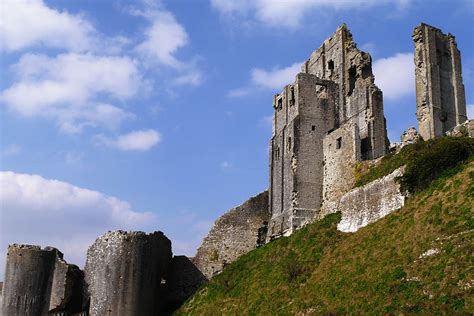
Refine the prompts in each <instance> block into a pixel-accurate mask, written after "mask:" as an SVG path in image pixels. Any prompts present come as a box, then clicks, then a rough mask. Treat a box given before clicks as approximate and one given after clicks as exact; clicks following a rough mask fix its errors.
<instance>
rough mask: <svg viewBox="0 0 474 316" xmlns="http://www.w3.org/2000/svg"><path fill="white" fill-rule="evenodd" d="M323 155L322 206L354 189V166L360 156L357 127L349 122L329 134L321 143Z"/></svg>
mask: <svg viewBox="0 0 474 316" xmlns="http://www.w3.org/2000/svg"><path fill="white" fill-rule="evenodd" d="M323 153H324V163H323V164H324V177H323V179H324V181H323V204H329V203H330V202H331V201H337V200H339V199H340V197H341V196H342V195H343V194H345V193H347V192H348V191H349V190H351V189H352V188H353V187H354V184H355V164H356V163H357V162H358V161H359V160H360V155H361V153H360V137H359V129H358V127H357V125H355V124H353V123H352V122H350V121H349V122H347V123H346V124H344V125H343V126H342V127H340V128H338V129H337V130H335V131H332V132H331V133H329V134H328V135H327V136H326V137H325V138H324V141H323ZM341 162H344V163H341ZM321 212H324V210H321Z"/></svg>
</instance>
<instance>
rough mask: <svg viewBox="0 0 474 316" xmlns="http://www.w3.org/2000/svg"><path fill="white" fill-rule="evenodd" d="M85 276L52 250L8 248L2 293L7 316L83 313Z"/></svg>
mask: <svg viewBox="0 0 474 316" xmlns="http://www.w3.org/2000/svg"><path fill="white" fill-rule="evenodd" d="M82 284H83V283H82V274H81V272H80V270H79V269H78V268H77V267H76V266H74V265H70V264H68V263H67V262H66V261H64V260H63V254H62V253H61V252H60V251H59V250H57V249H55V248H52V247H46V248H44V249H41V247H39V246H30V245H17V244H13V245H10V246H9V247H8V254H7V265H6V270H5V282H4V288H3V293H2V313H3V315H47V314H48V313H54V312H62V313H69V314H71V313H78V312H80V311H82Z"/></svg>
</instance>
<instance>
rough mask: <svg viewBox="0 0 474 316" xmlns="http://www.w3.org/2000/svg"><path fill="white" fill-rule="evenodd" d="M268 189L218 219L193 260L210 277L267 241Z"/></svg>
mask: <svg viewBox="0 0 474 316" xmlns="http://www.w3.org/2000/svg"><path fill="white" fill-rule="evenodd" d="M268 220H269V214H268V192H267V191H265V192H262V193H260V194H258V195H257V196H254V197H252V198H250V199H249V200H248V201H246V202H244V203H243V204H242V205H240V206H238V207H236V208H233V209H231V210H230V211H228V212H227V213H225V214H224V215H222V216H221V217H220V218H218V219H217V220H216V222H215V223H214V226H213V227H212V228H211V230H210V231H209V233H208V234H207V236H206V237H205V238H204V240H203V242H202V244H201V246H200V247H199V248H198V250H197V252H196V256H195V257H194V258H193V259H192V260H193V263H194V264H195V265H196V267H197V268H198V269H199V270H200V271H201V272H202V274H204V275H205V276H206V278H208V279H210V278H211V277H212V276H213V275H215V274H218V273H219V272H221V271H222V269H223V268H224V267H225V265H227V264H229V263H231V262H233V261H235V260H236V259H237V258H238V257H240V256H242V255H244V254H246V253H247V252H249V251H251V250H253V249H255V248H257V246H258V245H259V244H263V243H264V242H265V235H266V224H267V223H268Z"/></svg>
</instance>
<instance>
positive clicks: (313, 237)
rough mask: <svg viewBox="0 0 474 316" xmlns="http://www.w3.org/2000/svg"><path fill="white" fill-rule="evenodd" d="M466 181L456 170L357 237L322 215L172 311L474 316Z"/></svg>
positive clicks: (467, 175) (469, 172) (468, 172)
mask: <svg viewBox="0 0 474 316" xmlns="http://www.w3.org/2000/svg"><path fill="white" fill-rule="evenodd" d="M411 150H414V151H415V149H414V148H412V149H407V151H411ZM405 154H407V155H408V153H405ZM394 159H398V158H394ZM398 163H399V162H395V160H394V161H393V164H392V167H393V166H394V165H396V164H398ZM473 183H474V162H473V161H470V162H468V163H464V164H460V165H458V166H457V167H456V168H454V169H451V170H450V171H449V172H445V173H443V174H442V175H439V174H438V178H437V179H436V180H434V181H432V182H431V183H430V184H429V185H427V186H425V189H424V190H422V191H421V192H418V193H416V194H415V195H414V196H413V197H412V198H410V199H409V200H408V202H407V204H406V205H405V206H404V207H403V208H402V209H401V210H399V211H397V212H394V213H392V214H390V215H388V216H386V217H385V218H383V219H381V220H379V221H377V222H375V223H373V224H371V225H368V226H367V227H364V228H362V229H360V230H359V231H358V232H356V233H341V232H339V231H337V230H336V225H337V223H338V221H339V220H340V214H332V215H329V216H327V217H326V218H324V219H323V220H321V221H318V222H316V223H314V224H311V225H308V226H306V227H305V228H303V229H301V230H299V231H297V232H296V233H294V234H293V235H292V236H290V237H286V238H280V239H278V240H275V241H273V242H271V243H269V244H267V245H265V246H263V247H260V248H258V249H256V250H254V251H252V252H250V253H248V254H246V255H244V256H242V257H241V258H239V259H238V260H237V261H236V262H234V263H232V264H230V265H229V266H228V267H227V268H226V269H225V270H224V271H223V272H222V273H221V274H220V275H218V276H216V277H214V278H213V279H212V280H211V281H210V282H209V283H208V284H207V285H206V286H204V287H203V288H201V289H200V290H199V291H198V292H197V293H196V294H195V295H194V296H193V297H191V298H190V299H189V300H188V301H187V302H186V303H185V304H184V305H183V306H182V307H181V309H180V310H178V311H177V314H183V315H184V314H186V315H188V314H189V315H220V314H226V315H256V314H259V315H260V314H264V315H270V314H271V315H274V314H276V315H290V314H301V315H303V314H304V315H311V314H317V315H320V314H329V315H331V314H367V315H380V314H397V315H398V314H418V313H421V314H425V315H439V314H447V315H472V314H473V313H474V281H473V280H474V271H473V270H474V257H473V253H474V246H473V245H474V221H473V215H474V214H473V213H474V212H473V204H474V203H473V200H474V184H473ZM430 249H434V251H435V254H433V255H431V256H424V257H423V256H422V254H423V253H425V252H427V251H428V250H430Z"/></svg>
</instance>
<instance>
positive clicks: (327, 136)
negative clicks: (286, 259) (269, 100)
mask: <svg viewBox="0 0 474 316" xmlns="http://www.w3.org/2000/svg"><path fill="white" fill-rule="evenodd" d="M374 80H375V78H374V75H373V73H372V59H371V57H370V55H369V54H368V53H365V52H363V51H361V50H359V49H358V48H357V45H356V44H355V42H354V41H353V40H352V35H351V33H350V31H349V30H348V28H347V27H346V25H342V26H341V27H339V28H338V29H337V30H336V32H335V33H334V34H333V35H331V37H329V38H328V39H327V40H325V41H324V43H323V45H322V46H321V47H320V48H318V49H317V50H316V51H315V52H313V53H312V54H311V56H310V58H309V59H308V60H307V61H306V62H305V63H304V64H303V66H302V68H301V72H300V73H299V74H297V76H296V80H295V82H294V83H293V84H291V85H287V86H286V87H285V88H284V89H283V91H282V92H281V93H280V94H278V95H276V96H275V97H274V98H273V108H274V110H275V111H274V115H273V134H272V138H271V141H270V190H269V192H270V202H269V205H270V209H269V211H270V214H271V219H270V222H269V226H268V237H267V239H269V240H271V239H273V238H275V237H279V236H282V235H289V234H291V233H292V232H293V231H294V230H295V229H296V228H299V227H300V226H302V225H303V224H304V223H307V222H308V221H310V220H312V219H314V218H315V217H316V216H318V214H319V212H320V209H321V205H322V204H323V202H324V201H328V202H329V201H332V200H335V199H337V198H339V197H340V196H341V195H342V194H343V193H345V192H347V191H348V190H349V189H351V188H352V186H353V184H354V176H353V170H354V164H355V163H356V162H357V161H361V160H370V159H375V158H378V157H381V156H383V155H385V154H386V153H387V152H388V139H387V131H386V124H385V117H384V113H383V99H382V91H381V90H380V89H379V88H378V87H377V86H376V85H375V83H374Z"/></svg>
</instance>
